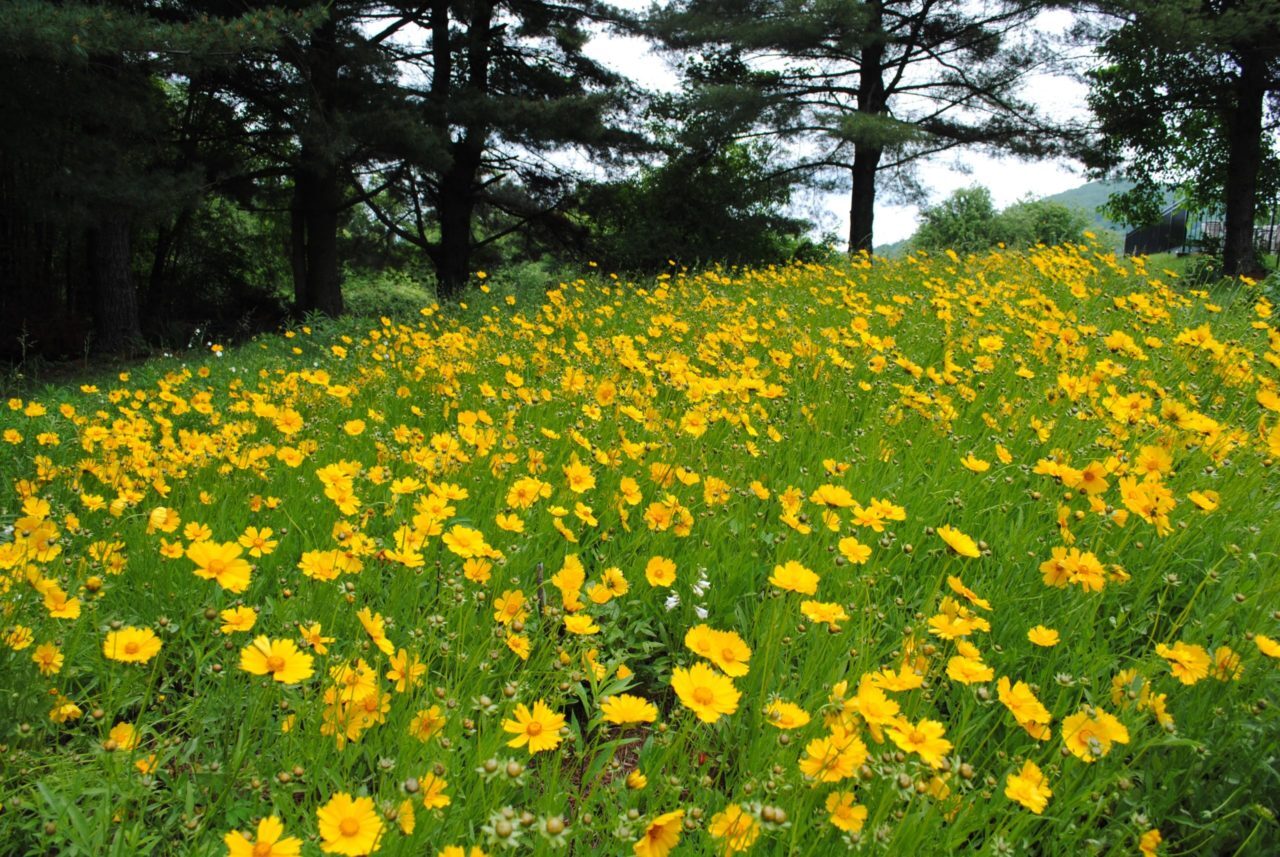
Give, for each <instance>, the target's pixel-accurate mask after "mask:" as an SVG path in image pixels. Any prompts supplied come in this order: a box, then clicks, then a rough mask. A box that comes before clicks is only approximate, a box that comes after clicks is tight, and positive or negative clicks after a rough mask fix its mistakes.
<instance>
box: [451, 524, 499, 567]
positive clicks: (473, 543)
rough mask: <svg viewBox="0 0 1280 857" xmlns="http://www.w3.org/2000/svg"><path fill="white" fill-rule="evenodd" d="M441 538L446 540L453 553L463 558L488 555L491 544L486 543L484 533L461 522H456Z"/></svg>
mask: <svg viewBox="0 0 1280 857" xmlns="http://www.w3.org/2000/svg"><path fill="white" fill-rule="evenodd" d="M440 540H441V541H442V542H444V546H445V547H447V548H448V549H449V551H450V552H451V553H454V554H456V555H457V556H460V557H462V558H463V559H470V558H471V557H477V556H486V555H488V553H489V546H488V545H487V544H485V540H484V533H482V532H480V531H479V530H474V529H472V528H471V527H464V526H462V525H461V524H455V525H454V526H452V527H450V528H449V531H448V532H447V533H445V534H444V535H443V536H442V537H441V539H440Z"/></svg>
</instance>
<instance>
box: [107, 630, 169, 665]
mask: <svg viewBox="0 0 1280 857" xmlns="http://www.w3.org/2000/svg"><path fill="white" fill-rule="evenodd" d="M160 646H161V642H160V638H159V637H157V636H156V633H155V631H152V630H151V629H150V628H133V627H127V628H121V629H120V630H119V631H111V632H110V633H108V634H107V638H106V639H105V640H104V641H103V643H102V653H103V654H104V655H106V656H107V657H108V658H110V659H111V660H113V661H122V662H124V663H129V664H145V663H146V662H147V661H149V660H151V659H152V658H154V657H155V656H156V654H157V653H158V652H159V651H160Z"/></svg>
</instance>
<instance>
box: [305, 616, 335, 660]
mask: <svg viewBox="0 0 1280 857" xmlns="http://www.w3.org/2000/svg"><path fill="white" fill-rule="evenodd" d="M298 634H299V635H300V636H301V637H302V642H303V643H305V644H306V645H308V646H310V647H311V650H312V651H313V652H315V653H316V654H317V655H323V654H325V653H326V652H328V651H329V644H330V643H332V642H333V637H326V636H324V633H323V631H322V630H321V628H320V623H319V622H312V623H311V624H310V625H306V626H303V625H299V626H298Z"/></svg>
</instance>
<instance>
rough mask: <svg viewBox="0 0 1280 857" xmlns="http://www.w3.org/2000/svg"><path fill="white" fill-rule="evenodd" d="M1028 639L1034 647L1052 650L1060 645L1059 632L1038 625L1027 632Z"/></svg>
mask: <svg viewBox="0 0 1280 857" xmlns="http://www.w3.org/2000/svg"><path fill="white" fill-rule="evenodd" d="M1027 639H1028V640H1030V641H1031V644H1032V645H1035V646H1041V647H1043V648H1046V649H1050V648H1053V647H1054V646H1056V645H1058V640H1059V636H1058V632H1057V631H1055V630H1054V629H1052V628H1046V627H1045V626H1044V625H1036V626H1035V627H1034V628H1032V629H1031V630H1030V631H1027Z"/></svg>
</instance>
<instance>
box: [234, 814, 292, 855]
mask: <svg viewBox="0 0 1280 857" xmlns="http://www.w3.org/2000/svg"><path fill="white" fill-rule="evenodd" d="M222 841H223V842H225V843H226V844H227V857H297V855H299V854H300V853H302V840H301V839H299V838H297V837H296V836H285V835H284V823H283V822H281V821H280V819H279V818H276V817H275V816H274V815H272V816H268V817H267V818H264V819H262V820H261V821H259V822H258V829H257V833H256V834H255V836H254V838H253V839H249V837H247V836H245V835H244V834H243V833H241V832H240V831H238V830H233V831H231V832H230V833H228V834H227V835H226V836H224V837H222Z"/></svg>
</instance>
